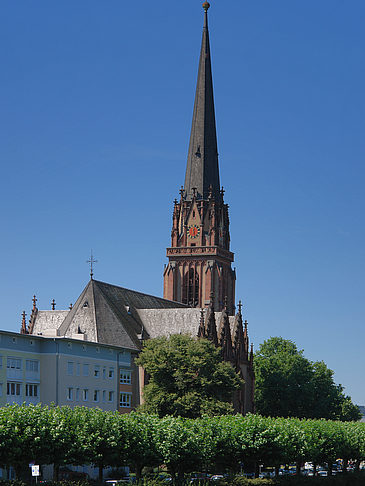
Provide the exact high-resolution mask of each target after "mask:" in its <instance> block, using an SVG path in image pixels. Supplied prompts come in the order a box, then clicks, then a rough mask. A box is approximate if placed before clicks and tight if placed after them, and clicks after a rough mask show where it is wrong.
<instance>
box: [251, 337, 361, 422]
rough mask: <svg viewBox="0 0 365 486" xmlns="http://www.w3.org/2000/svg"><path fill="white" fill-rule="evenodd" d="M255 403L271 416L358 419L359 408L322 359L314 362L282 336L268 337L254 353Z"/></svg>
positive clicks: (261, 410) (261, 411)
mask: <svg viewBox="0 0 365 486" xmlns="http://www.w3.org/2000/svg"><path fill="white" fill-rule="evenodd" d="M254 365H255V376H256V382H255V404H256V410H257V412H258V413H260V414H262V415H265V416H272V417H298V418H325V419H330V420H359V419H360V417H361V414H360V411H359V409H358V408H357V407H356V406H355V405H354V404H353V403H352V401H351V399H350V398H349V397H346V396H345V395H344V394H343V387H342V386H341V385H336V384H335V383H334V381H333V371H332V370H330V369H329V368H327V366H326V365H325V363H324V362H323V361H318V362H312V361H310V360H308V359H307V358H305V356H304V354H303V350H298V348H297V346H296V344H295V343H293V342H292V341H289V340H286V339H283V338H281V337H272V338H270V339H268V340H267V341H265V342H264V343H263V344H261V346H260V347H259V349H258V351H257V352H256V353H255V359H254Z"/></svg>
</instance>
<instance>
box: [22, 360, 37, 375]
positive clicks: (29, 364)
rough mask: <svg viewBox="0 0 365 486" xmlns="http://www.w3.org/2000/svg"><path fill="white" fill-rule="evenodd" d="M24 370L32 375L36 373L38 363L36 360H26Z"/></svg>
mask: <svg viewBox="0 0 365 486" xmlns="http://www.w3.org/2000/svg"><path fill="white" fill-rule="evenodd" d="M25 369H26V370H27V371H31V372H33V373H38V370H39V361H38V360H36V359H27V360H26V362H25Z"/></svg>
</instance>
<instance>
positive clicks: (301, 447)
mask: <svg viewBox="0 0 365 486" xmlns="http://www.w3.org/2000/svg"><path fill="white" fill-rule="evenodd" d="M338 458H343V459H345V460H346V461H347V460H350V459H351V460H353V461H356V463H357V465H359V463H360V461H362V460H365V423H360V422H356V423H355V422H333V421H326V420H299V419H281V418H265V417H261V416H259V415H246V416H241V415H225V416H219V417H203V418H201V419H196V420H191V419H183V418H180V417H177V418H176V417H165V418H162V419H159V418H158V417H156V416H153V415H147V414H141V413H137V412H133V413H131V414H126V415H120V414H118V413H117V412H103V411H101V410H99V409H96V408H86V407H76V408H73V409H71V408H69V407H53V406H51V407H42V406H40V405H36V406H32V405H28V406H25V405H21V406H19V405H9V406H6V407H4V408H0V464H1V465H2V466H3V467H8V466H10V465H11V466H13V467H14V468H15V471H16V474H17V477H21V472H22V470H27V469H29V467H28V464H29V463H30V462H32V461H35V462H36V464H40V465H44V464H54V465H55V475H56V476H57V471H58V469H59V468H60V467H61V466H64V465H66V464H72V465H82V464H94V465H96V466H97V467H99V471H100V479H102V471H103V468H104V467H106V466H122V465H124V466H129V467H130V468H131V469H132V470H133V471H135V472H136V475H137V478H139V477H140V476H141V472H142V469H143V468H144V467H146V466H149V467H157V466H159V465H162V464H165V465H166V466H167V468H168V470H169V471H170V472H171V473H172V475H173V476H174V477H181V476H182V475H183V474H184V473H190V472H193V471H209V472H211V473H218V472H226V471H227V472H228V471H232V472H237V471H240V470H241V469H242V467H245V468H247V467H248V466H250V465H251V466H252V467H253V465H254V464H256V465H257V464H264V465H265V466H276V467H277V466H279V465H280V464H288V463H304V462H306V461H311V462H313V463H315V464H323V463H328V464H330V465H331V464H332V463H333V462H334V461H335V460H336V459H338ZM330 469H331V468H330ZM322 484H324V483H322Z"/></svg>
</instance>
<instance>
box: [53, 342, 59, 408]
mask: <svg viewBox="0 0 365 486" xmlns="http://www.w3.org/2000/svg"><path fill="white" fill-rule="evenodd" d="M54 342H55V344H56V406H58V382H59V379H58V370H59V359H60V343H59V341H58V339H54Z"/></svg>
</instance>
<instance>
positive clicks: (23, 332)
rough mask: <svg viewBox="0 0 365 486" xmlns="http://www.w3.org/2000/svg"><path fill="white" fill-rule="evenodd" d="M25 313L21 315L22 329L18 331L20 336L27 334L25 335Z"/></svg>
mask: <svg viewBox="0 0 365 486" xmlns="http://www.w3.org/2000/svg"><path fill="white" fill-rule="evenodd" d="M26 315H27V314H26V313H25V311H23V313H22V327H21V329H20V334H28V333H27V325H26V322H25V317H26Z"/></svg>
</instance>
